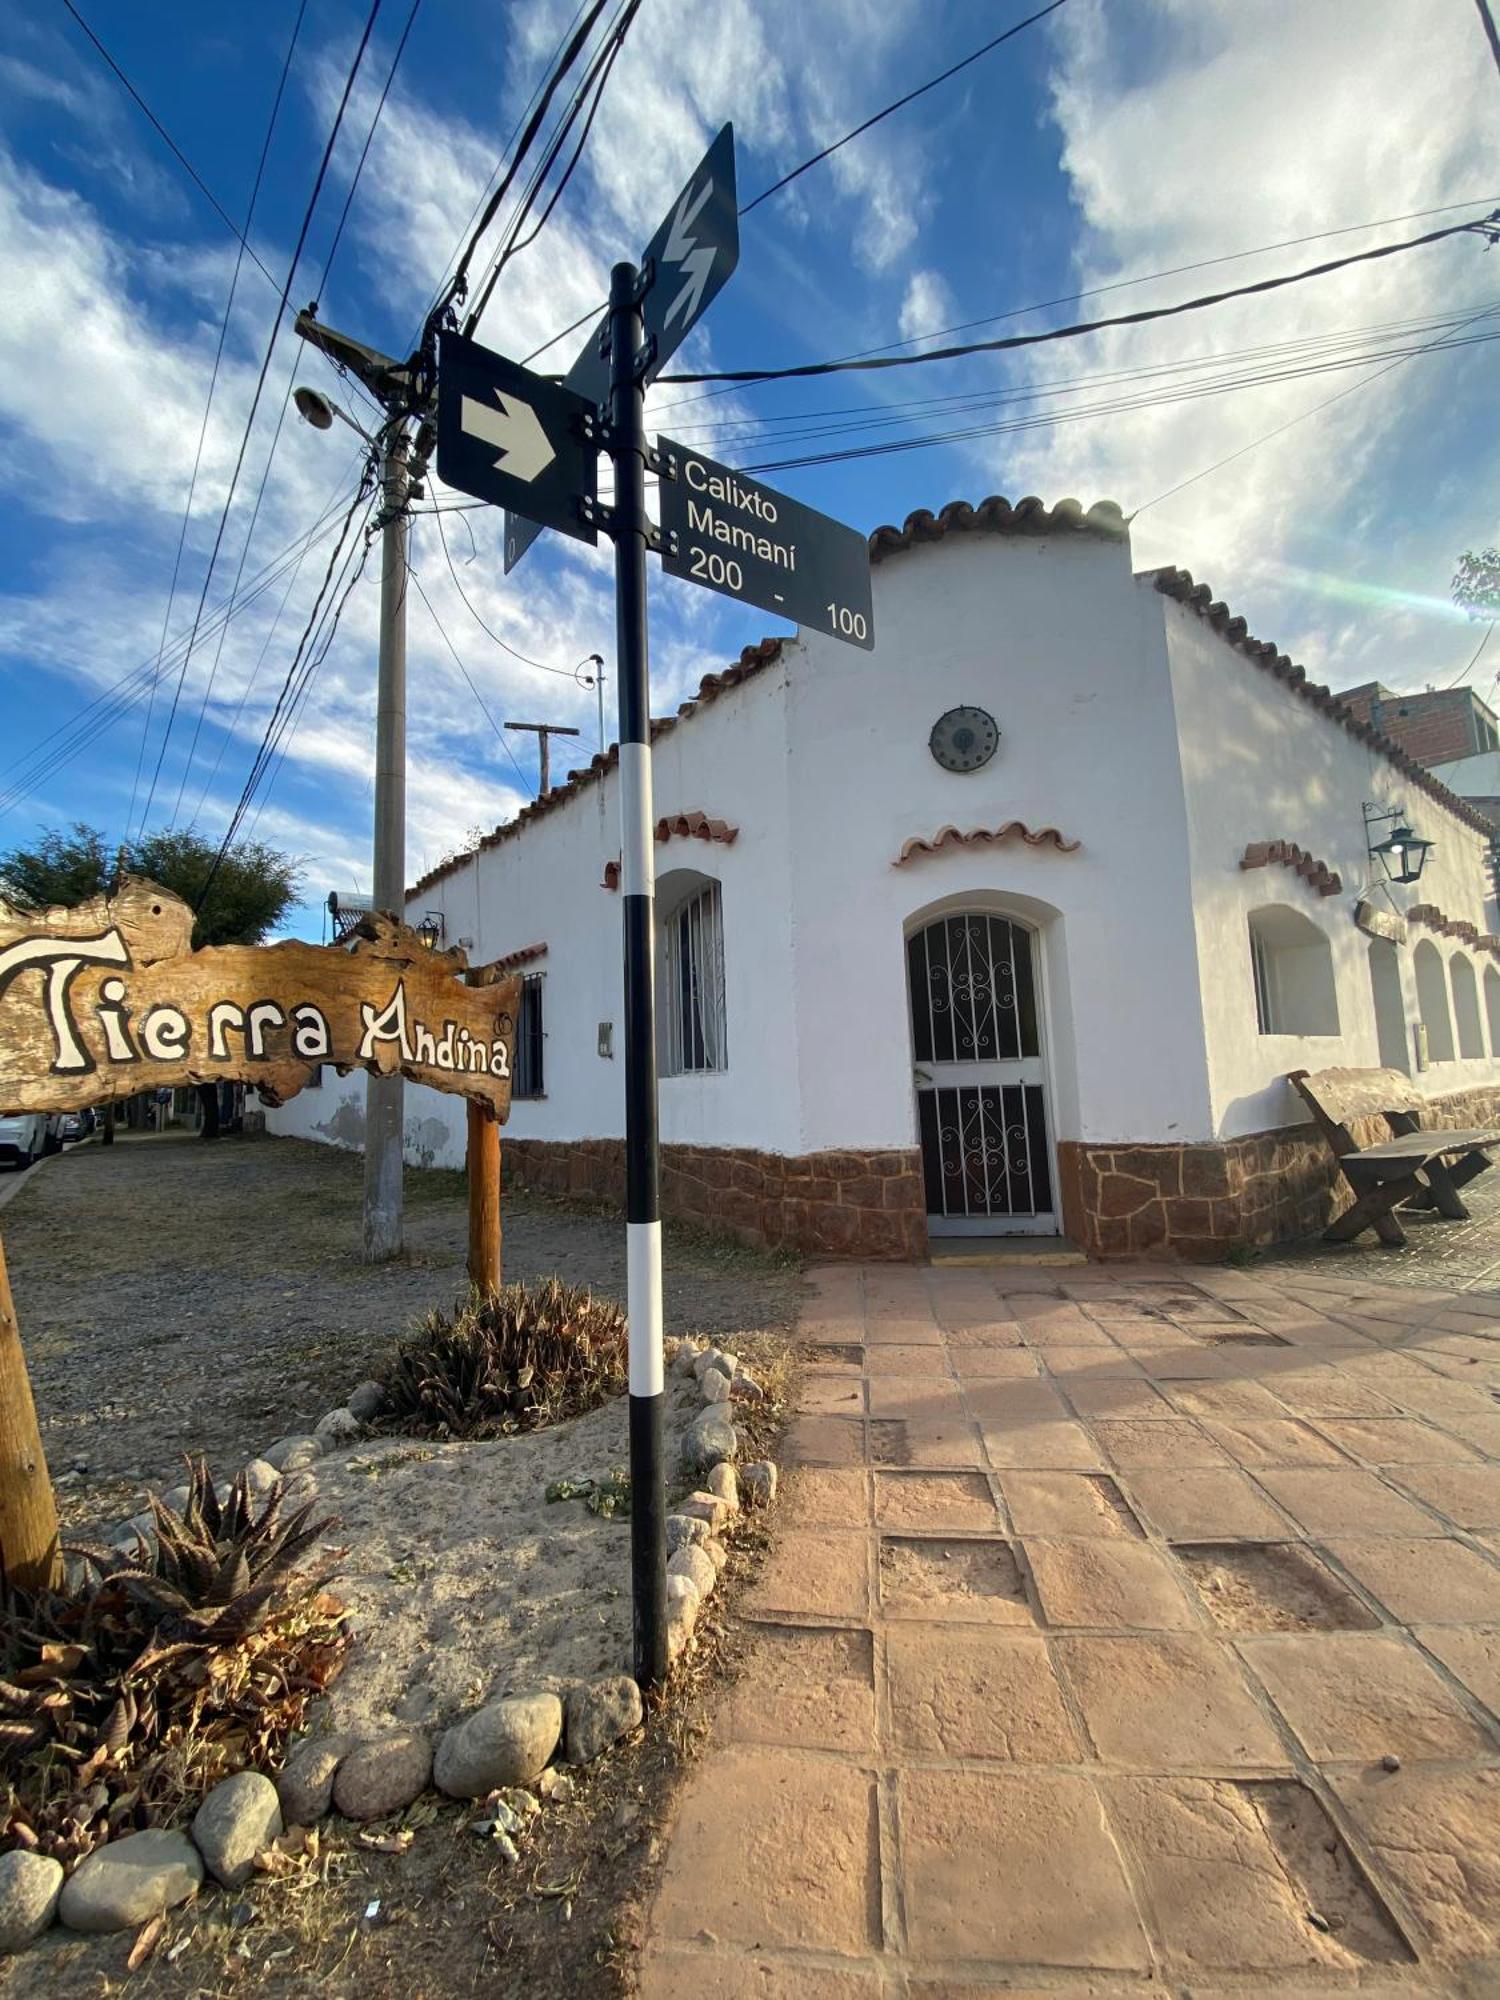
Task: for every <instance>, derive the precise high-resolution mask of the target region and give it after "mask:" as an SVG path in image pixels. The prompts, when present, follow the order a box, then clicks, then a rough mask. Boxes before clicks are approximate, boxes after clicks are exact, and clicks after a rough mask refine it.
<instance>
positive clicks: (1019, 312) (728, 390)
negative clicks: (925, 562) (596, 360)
mask: <svg viewBox="0 0 1500 2000" xmlns="http://www.w3.org/2000/svg"><path fill="white" fill-rule="evenodd" d="M1496 199H1497V197H1496V196H1494V195H1473V196H1471V197H1470V198H1469V199H1468V200H1467V201H1449V202H1442V203H1440V204H1439V205H1438V206H1437V207H1436V208H1415V209H1410V210H1408V211H1407V213H1406V214H1404V215H1383V216H1376V217H1374V218H1372V219H1371V220H1370V221H1369V222H1346V223H1341V224H1340V225H1339V226H1338V227H1336V228H1333V229H1315V230H1313V231H1312V232H1311V233H1310V234H1308V235H1305V236H1284V237H1282V238H1281V239H1280V240H1279V241H1278V242H1275V243H1258V244H1256V245H1255V246H1254V247H1253V248H1252V249H1249V250H1227V251H1224V252H1222V253H1221V254H1220V255H1219V256H1217V257H1199V258H1196V259H1195V260H1194V261H1193V262H1192V263H1190V264H1170V265H1168V266H1167V267H1166V269H1165V270H1161V271H1143V272H1141V273H1140V274H1139V275H1138V276H1137V277H1134V278H1115V279H1113V280H1112V281H1111V282H1110V283H1109V284H1107V285H1090V286H1089V287H1088V288H1087V289H1086V290H1084V291H1081V292H1063V293H1060V294H1059V295H1058V297H1056V298H1052V299H1038V300H1037V301H1036V302H1035V304H1033V305H1029V306H1007V307H1006V309H1005V311H1004V312H997V313H985V314H983V315H982V316H981V317H980V318H978V319H966V320H959V321H957V322H956V323H955V324H954V325H952V326H938V327H933V328H932V329H931V331H930V332H928V333H918V334H913V335H911V337H910V338H909V339H906V340H887V341H882V342H881V343H880V344H879V345H878V346H876V347H858V348H855V349H854V350H853V351H852V352H851V353H849V354H839V355H835V356H834V359H835V360H836V361H863V360H864V359H865V357H866V356H867V355H870V354H896V353H899V352H900V350H901V349H902V348H903V347H917V346H920V345H921V343H922V342H923V341H924V340H943V339H946V338H947V336H948V335H949V334H950V333H970V332H972V331H973V329H974V328H975V327H976V326H996V325H998V324H999V322H1000V321H1002V320H1007V319H1025V318H1028V317H1029V316H1030V315H1031V314H1032V313H1039V312H1049V311H1050V310H1051V309H1052V307H1053V306H1070V305H1076V304H1077V303H1078V301H1079V300H1080V299H1102V298H1106V297H1107V296H1108V295H1109V294H1110V293H1111V292H1125V291H1132V290H1133V289H1134V288H1135V287H1136V286H1137V285H1153V284H1159V283H1160V282H1161V280H1162V279H1163V278H1181V277H1184V276H1186V275H1187V273H1189V272H1191V271H1207V270H1211V269H1212V268H1213V267H1214V266H1215V265H1218V264H1239V263H1243V262H1244V261H1245V259H1246V258H1249V257H1264V256H1269V255H1270V253H1271V252H1272V251H1273V250H1299V249H1301V248H1302V246H1303V245H1304V244H1307V243H1322V242H1326V241H1327V240H1328V238H1330V237H1333V236H1358V235H1360V234H1362V233H1363V232H1364V231H1365V230H1367V229H1393V228H1394V227H1395V226H1396V224H1397V223H1398V222H1425V221H1426V220H1427V218H1428V216H1430V215H1452V214H1453V213H1454V212H1455V210H1457V209H1461V208H1463V209H1472V208H1477V207H1478V206H1479V205H1480V203H1481V202H1486V203H1493V202H1494V201H1495V200H1496ZM591 317H593V315H591V314H585V316H584V319H581V320H575V321H574V323H573V325H572V326H571V327H565V328H564V329H563V331H562V332H561V333H559V334H554V335H553V337H552V339H551V340H549V341H547V342H546V343H545V344H544V345H543V346H542V347H539V348H536V349H534V350H533V352H532V353H531V354H529V355H528V356H527V358H526V360H527V363H530V362H531V361H534V360H535V359H536V357H537V355H538V354H544V353H545V352H546V350H547V348H548V347H552V346H554V345H555V344H556V343H557V341H559V340H565V339H566V338H567V336H568V334H570V333H572V332H574V331H576V329H577V328H578V327H580V326H582V325H583V324H584V323H585V320H586V319H588V318H591ZM524 365H526V364H523V366H524ZM734 388H735V385H734V384H732V383H731V384H728V385H721V386H720V387H719V388H717V389H705V390H704V391H703V393H702V394H701V395H698V396H679V397H678V399H677V400H676V402H674V403H664V404H662V405H661V408H660V411H659V414H660V415H662V416H665V415H666V414H667V412H668V411H670V410H685V409H688V408H690V407H691V405H693V404H694V403H708V402H712V401H713V400H714V398H715V397H718V396H729V395H732V394H733V393H734Z"/></svg>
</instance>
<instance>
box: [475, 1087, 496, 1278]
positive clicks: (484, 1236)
mask: <svg viewBox="0 0 1500 2000" xmlns="http://www.w3.org/2000/svg"><path fill="white" fill-rule="evenodd" d="M468 1114H469V1150H468V1173H469V1283H470V1284H471V1285H473V1287H474V1289H475V1290H476V1291H478V1292H482V1293H484V1294H485V1296H486V1297H493V1295H494V1294H495V1293H496V1292H498V1291H499V1289H500V1121H499V1120H498V1119H497V1118H493V1117H491V1116H490V1113H489V1112H488V1111H487V1110H486V1108H485V1107H484V1105H482V1104H476V1103H475V1102H474V1101H473V1099H472V1098H470V1100H469V1103H468Z"/></svg>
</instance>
